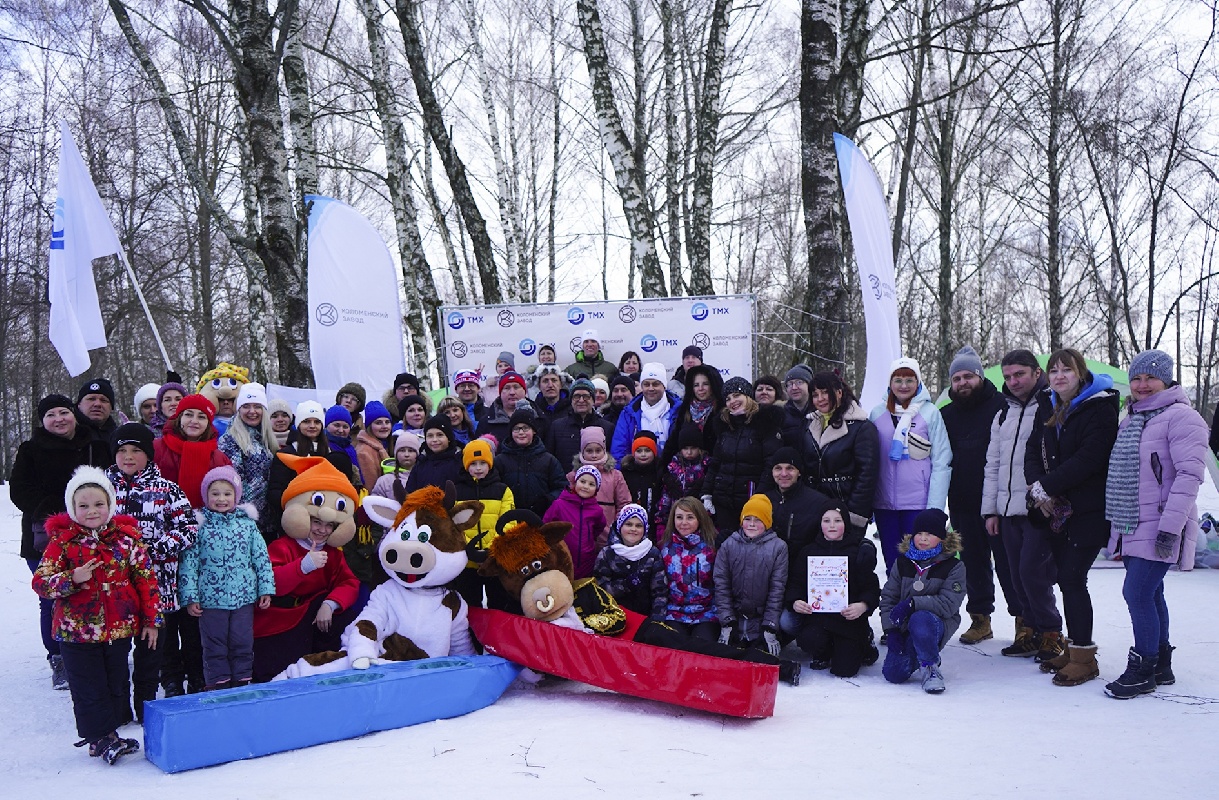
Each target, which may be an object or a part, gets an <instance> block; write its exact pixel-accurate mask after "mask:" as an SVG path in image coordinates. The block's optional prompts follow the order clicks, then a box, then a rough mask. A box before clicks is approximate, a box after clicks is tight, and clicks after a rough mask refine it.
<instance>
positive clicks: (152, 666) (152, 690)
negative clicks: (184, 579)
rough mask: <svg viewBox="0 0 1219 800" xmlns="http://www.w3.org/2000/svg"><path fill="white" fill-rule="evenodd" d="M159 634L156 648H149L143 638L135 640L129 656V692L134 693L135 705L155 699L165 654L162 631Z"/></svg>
mask: <svg viewBox="0 0 1219 800" xmlns="http://www.w3.org/2000/svg"><path fill="white" fill-rule="evenodd" d="M166 616H168V615H166ZM159 633H160V634H161V635H159V636H157V646H156V647H149V646H148V643H147V642H145V641H144V640H143V638H140V637H136V639H135V651H134V652H133V653H132V655H131V663H132V667H131V690H132V691H133V692H134V693H135V701H136V703H137V704H140V703H142V702H143V701H144V700H155V699H156V698H157V684H158V682H159V679H160V676H161V661H162V660H163V659H162V655H163V654H164V652H165V638H164V631H160V632H159Z"/></svg>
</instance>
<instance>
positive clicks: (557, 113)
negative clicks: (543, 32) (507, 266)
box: [546, 0, 563, 303]
mask: <svg viewBox="0 0 1219 800" xmlns="http://www.w3.org/2000/svg"><path fill="white" fill-rule="evenodd" d="M558 40H559V12H558V9H556V8H555V0H550V43H549V44H550V46H549V48H548V49H549V53H550V94H551V101H552V103H553V106H552V108H551V120H550V124H551V125H552V126H553V133H554V138H553V140H552V142H551V152H550V197H549V198H547V203H546V217H547V219H546V300H547V302H550V303H553V302H554V288H555V287H554V282H555V270H557V269H558V267H559V265H558V252H557V250H556V247H555V235H556V228H557V217H558V204H559V159H560V157H561V155H562V151H561V149H560V145H561V143H562V139H561V138H560V136H561V134H562V132H563V126H562V119H563V118H562V109H563V105H562V104H563V97H562V94H561V92H560V89H559V60H558V53H557V52H556V50H557V48H558Z"/></svg>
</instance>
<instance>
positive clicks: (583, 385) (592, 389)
mask: <svg viewBox="0 0 1219 800" xmlns="http://www.w3.org/2000/svg"><path fill="white" fill-rule="evenodd" d="M602 383H605V381H604V380H603V381H602ZM606 391H609V389H608V388H607V389H606ZM576 392H588V396H589V397H590V398H592V397H596V396H597V387H596V386H594V385H593V382H592V381H590V380H589V379H588V378H577V379H576V382H575V383H573V384H572V385H571V391H570V392H568V394H573V395H574V394H575V393H576Z"/></svg>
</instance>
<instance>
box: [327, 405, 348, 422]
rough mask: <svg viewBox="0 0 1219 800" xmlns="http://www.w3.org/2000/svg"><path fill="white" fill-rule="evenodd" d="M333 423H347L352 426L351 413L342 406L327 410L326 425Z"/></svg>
mask: <svg viewBox="0 0 1219 800" xmlns="http://www.w3.org/2000/svg"><path fill="white" fill-rule="evenodd" d="M332 422H346V423H347V424H348V425H350V424H351V412H350V411H348V410H347V409H345V408H343V407H342V406H331V407H330V408H328V409H326V425H330V423H332Z"/></svg>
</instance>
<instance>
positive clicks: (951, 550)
mask: <svg viewBox="0 0 1219 800" xmlns="http://www.w3.org/2000/svg"><path fill="white" fill-rule="evenodd" d="M913 539H914V534H912V533H907V534H906V535H905V536H904V537H903V538H902V540H901V542H899V543H898V545H897V551H898V552H899V553H901V554H903V555H905V553H906V551H907V550H909V549H910V547H911V541H912V540H913ZM943 543H944V550H943V552H941V553H940V555H939V556H938V557H937V558H936V561H943V560H944V559H946V558H951V557H954V556H956V554H957V553H959V552H961V535H960V534H959V533H957V532H956V531H948V535H947V536H945V537H944V539H943Z"/></svg>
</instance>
